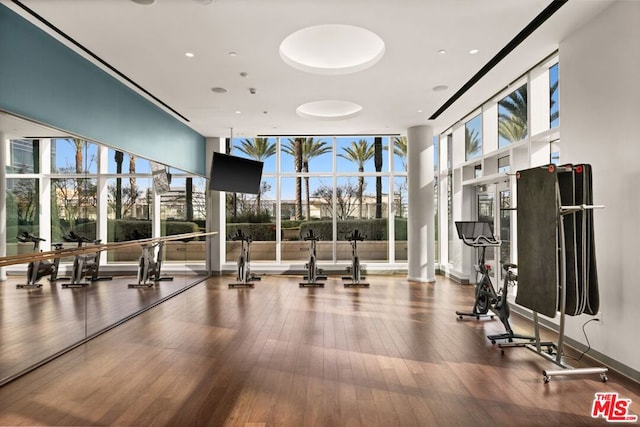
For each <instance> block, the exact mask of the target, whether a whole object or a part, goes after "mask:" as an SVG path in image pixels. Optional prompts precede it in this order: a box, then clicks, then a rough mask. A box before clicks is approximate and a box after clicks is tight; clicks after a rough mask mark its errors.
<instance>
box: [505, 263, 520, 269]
mask: <svg viewBox="0 0 640 427" xmlns="http://www.w3.org/2000/svg"><path fill="white" fill-rule="evenodd" d="M502 268H503V269H504V271H509V270H513V269H514V268H518V265H517V264H512V263H510V262H505V263H504V264H502Z"/></svg>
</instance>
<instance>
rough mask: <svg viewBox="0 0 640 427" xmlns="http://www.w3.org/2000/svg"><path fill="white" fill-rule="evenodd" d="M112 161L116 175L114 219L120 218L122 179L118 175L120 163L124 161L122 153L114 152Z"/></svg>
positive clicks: (120, 171) (120, 167) (120, 169)
mask: <svg viewBox="0 0 640 427" xmlns="http://www.w3.org/2000/svg"><path fill="white" fill-rule="evenodd" d="M114 160H115V161H116V173H117V174H118V177H117V178H116V207H115V209H116V212H115V213H116V219H121V218H122V178H120V174H121V173H122V162H123V161H124V153H123V152H122V151H118V150H116V152H115V155H114Z"/></svg>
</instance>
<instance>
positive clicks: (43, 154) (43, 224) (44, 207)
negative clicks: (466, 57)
mask: <svg viewBox="0 0 640 427" xmlns="http://www.w3.org/2000/svg"><path fill="white" fill-rule="evenodd" d="M38 144H39V146H40V159H39V160H40V170H39V171H38V172H37V173H38V175H39V176H40V178H36V179H39V180H40V194H39V197H40V218H39V221H40V224H39V227H38V229H39V231H38V234H39V236H40V237H42V238H44V239H46V241H44V242H42V243H41V244H40V250H43V251H50V250H51V248H52V246H53V243H54V242H52V241H51V178H49V175H50V174H51V139H49V138H43V139H40V141H39V142H38ZM45 176H46V178H45Z"/></svg>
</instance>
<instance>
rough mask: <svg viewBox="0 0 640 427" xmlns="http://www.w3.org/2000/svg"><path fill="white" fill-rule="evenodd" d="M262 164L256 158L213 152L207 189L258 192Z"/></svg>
mask: <svg viewBox="0 0 640 427" xmlns="http://www.w3.org/2000/svg"><path fill="white" fill-rule="evenodd" d="M263 165H264V163H263V162H259V161H257V160H251V159H245V158H243V157H237V156H232V155H230V154H223V153H218V152H214V153H213V160H212V161H211V175H210V177H209V190H216V191H228V192H231V193H250V194H260V181H261V180H262V167H263Z"/></svg>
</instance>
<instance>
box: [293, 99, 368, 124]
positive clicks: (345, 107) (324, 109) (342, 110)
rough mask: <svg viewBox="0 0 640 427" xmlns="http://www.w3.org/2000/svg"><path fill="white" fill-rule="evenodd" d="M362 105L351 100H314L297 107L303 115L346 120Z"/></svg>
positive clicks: (354, 114) (355, 113) (298, 111)
mask: <svg viewBox="0 0 640 427" xmlns="http://www.w3.org/2000/svg"><path fill="white" fill-rule="evenodd" d="M360 111H362V107H361V106H360V105H358V104H355V103H353V102H349V101H337V100H329V101H314V102H307V103H306V104H302V105H301V106H299V107H298V108H297V109H296V113H297V114H298V115H299V116H301V117H307V118H314V119H320V120H344V119H349V118H351V117H354V116H356V115H357V114H358V113H360Z"/></svg>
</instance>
